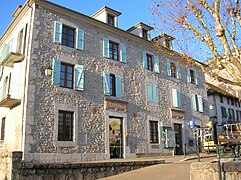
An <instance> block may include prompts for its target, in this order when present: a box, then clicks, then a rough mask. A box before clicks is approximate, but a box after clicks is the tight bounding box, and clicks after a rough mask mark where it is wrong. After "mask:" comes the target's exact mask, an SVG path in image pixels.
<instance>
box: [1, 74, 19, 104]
mask: <svg viewBox="0 0 241 180" xmlns="http://www.w3.org/2000/svg"><path fill="white" fill-rule="evenodd" d="M20 102H21V99H20V88H19V85H18V84H16V83H13V82H11V79H10V78H9V80H8V79H6V80H5V83H3V85H2V86H1V87H0V107H5V108H13V107H15V106H17V105H19V104H20Z"/></svg>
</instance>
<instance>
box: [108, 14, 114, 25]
mask: <svg viewBox="0 0 241 180" xmlns="http://www.w3.org/2000/svg"><path fill="white" fill-rule="evenodd" d="M107 21H108V22H107V23H108V24H109V25H111V26H115V16H113V15H111V14H108V16H107Z"/></svg>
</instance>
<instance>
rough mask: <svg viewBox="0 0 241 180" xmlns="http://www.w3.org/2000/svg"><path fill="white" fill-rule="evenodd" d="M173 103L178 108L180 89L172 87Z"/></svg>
mask: <svg viewBox="0 0 241 180" xmlns="http://www.w3.org/2000/svg"><path fill="white" fill-rule="evenodd" d="M172 105H173V107H176V108H178V91H177V89H172Z"/></svg>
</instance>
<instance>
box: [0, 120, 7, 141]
mask: <svg viewBox="0 0 241 180" xmlns="http://www.w3.org/2000/svg"><path fill="white" fill-rule="evenodd" d="M5 120H6V118H5V117H4V118H2V123H1V136H0V137H1V139H0V140H1V141H4V137H5Z"/></svg>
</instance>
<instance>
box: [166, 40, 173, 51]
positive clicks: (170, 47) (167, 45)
mask: <svg viewBox="0 0 241 180" xmlns="http://www.w3.org/2000/svg"><path fill="white" fill-rule="evenodd" d="M165 47H166V48H168V49H172V43H171V41H170V40H169V39H165Z"/></svg>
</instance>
